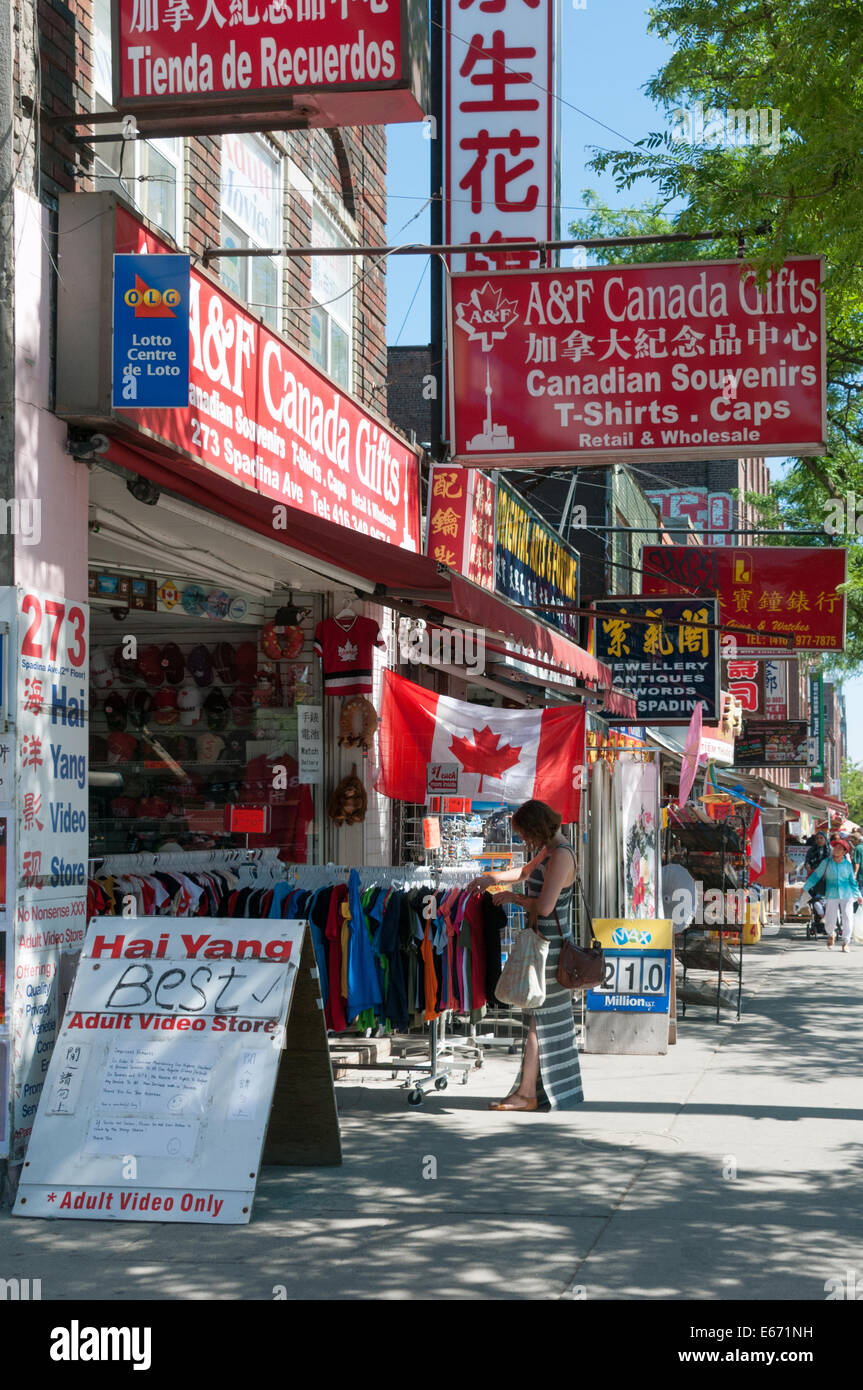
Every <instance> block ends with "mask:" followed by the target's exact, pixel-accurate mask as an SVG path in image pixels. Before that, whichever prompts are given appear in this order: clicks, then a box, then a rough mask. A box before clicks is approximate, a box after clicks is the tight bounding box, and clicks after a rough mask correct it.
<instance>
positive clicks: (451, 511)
mask: <svg viewBox="0 0 863 1390" xmlns="http://www.w3.org/2000/svg"><path fill="white" fill-rule="evenodd" d="M427 513H428V529H427V533H426V553H427V554H428V555H430V556H431V557H432V559H433V560H437V562H438V564H441V565H446V566H447V568H448V569H451V570H456V571H457V573H459V574H463V575H465V576H466V578H468V579H471V580H473V582H474V584H479V585H481V586H482V588H484V589H493V588H494V538H495V485H494V482H493V480H492V479H491V478H489V477H487V476H486V475H485V474H484V473H480V472H479V470H478V469H466V468H441V467H440V466H439V465H437V466H435V467H434V468H433V469H432V472H431V478H430V479H429V498H428V508H427Z"/></svg>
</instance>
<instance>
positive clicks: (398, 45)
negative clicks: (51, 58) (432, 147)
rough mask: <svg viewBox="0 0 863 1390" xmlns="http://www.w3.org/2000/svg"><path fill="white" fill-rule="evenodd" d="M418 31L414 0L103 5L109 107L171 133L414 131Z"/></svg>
mask: <svg viewBox="0 0 863 1390" xmlns="http://www.w3.org/2000/svg"><path fill="white" fill-rule="evenodd" d="M427 26H428V10H427V7H426V6H424V5H423V4H422V3H421V0H371V3H367V4H356V3H347V0H341V3H339V4H335V5H334V4H332V3H331V0H330V3H328V0H207V3H206V4H204V3H203V0H194V3H193V4H190V3H189V0H170V3H165V0H114V54H113V71H114V106H116V107H117V109H118V110H119V111H122V112H127V111H135V112H140V113H142V116H146V117H147V118H148V120H149V118H151V117H154V118H156V119H157V120H158V121H159V122H161V125H162V126H166V127H167V126H168V125H170V131H171V133H172V134H182V133H183V132H184V131H185V130H186V128H187V127H188V128H189V129H190V131H191V130H194V131H195V132H200V131H201V130H202V129H204V130H206V131H207V132H208V133H210V134H215V133H217V132H219V131H222V132H227V131H233V130H238V129H241V128H242V127H243V125H246V126H248V127H249V128H251V129H258V130H270V129H276V128H278V127H279V126H281V127H285V126H289V125H290V126H331V127H336V126H357V125H378V124H386V123H388V122H393V121H419V120H422V118H423V116H424V114H425V112H426V111H427V110H428V106H427V102H426V100H425V95H426V94H425V87H426V82H427V44H428V40H427V37H426V35H427ZM148 128H149V127H148Z"/></svg>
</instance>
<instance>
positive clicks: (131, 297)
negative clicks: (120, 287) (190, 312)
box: [123, 274, 182, 319]
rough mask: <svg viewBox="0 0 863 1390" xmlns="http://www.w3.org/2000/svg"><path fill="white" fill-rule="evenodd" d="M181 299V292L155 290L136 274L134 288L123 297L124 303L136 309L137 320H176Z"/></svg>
mask: <svg viewBox="0 0 863 1390" xmlns="http://www.w3.org/2000/svg"><path fill="white" fill-rule="evenodd" d="M181 298H182V296H181V294H180V291H179V290H176V289H167V290H155V289H153V287H152V286H151V285H148V284H147V282H146V281H145V280H142V279H141V277H140V275H138V274H136V275H135V284H134V286H133V287H132V288H131V289H128V290H127V291H126V293H125V294H124V295H123V303H124V304H128V306H129V308H130V309H134V311H135V318H136V319H175V318H176V317H177V315H176V313H175V310H176V309H178V308H179V307H180V300H181Z"/></svg>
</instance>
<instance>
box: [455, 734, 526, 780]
mask: <svg viewBox="0 0 863 1390" xmlns="http://www.w3.org/2000/svg"><path fill="white" fill-rule="evenodd" d="M500 737H501V736H500V734H496V733H494V731H493V730H492V728H491V726H490V725H488V724H486V726H485V728H484V729H474V731H473V739H474V741H473V743H471V741H470V739H469V738H454V739H453V741H452V743H451V744H450V746H449V751H450V752H451V753H454V754H455V756H456V757H457V758H458V760H459V762H460V763H461V765H462V768H463V769H464V771H465V772H478V773H479V789H478V790H479V791H482V779H483V777H501V776H502V775H503V773H504V772H506V770H507V768H508V767H515V765H516V763H517V762H518V755H519V753H520V752H521V744H519V745H518V746H516V745H514V744H504V745H503V747H498V744H499V743H500Z"/></svg>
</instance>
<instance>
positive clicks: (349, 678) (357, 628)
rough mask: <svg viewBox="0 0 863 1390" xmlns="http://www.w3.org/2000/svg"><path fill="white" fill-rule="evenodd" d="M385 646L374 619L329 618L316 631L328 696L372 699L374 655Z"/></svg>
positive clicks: (319, 624)
mask: <svg viewBox="0 0 863 1390" xmlns="http://www.w3.org/2000/svg"><path fill="white" fill-rule="evenodd" d="M384 645H385V643H384V640H383V638H382V637H381V633H380V628H379V627H378V625H377V623H376V622H375V620H374V618H358V617H353V616H351V617H350V618H343V619H339V618H327V620H326V622H323V623H318V625H317V627H316V628H315V652H316V653H317V655H318V656H319V657H320V659H321V666H322V669H323V677H324V694H325V695H371V693H372V651H373V649H374V648H375V647H383V646H384Z"/></svg>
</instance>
